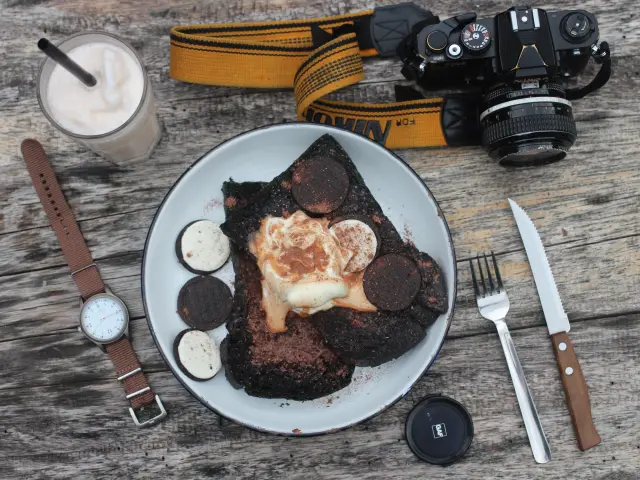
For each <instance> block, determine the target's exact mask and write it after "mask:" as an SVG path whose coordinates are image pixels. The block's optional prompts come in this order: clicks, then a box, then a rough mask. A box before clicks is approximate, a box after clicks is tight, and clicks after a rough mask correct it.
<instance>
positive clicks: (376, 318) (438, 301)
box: [221, 135, 448, 366]
mask: <svg viewBox="0 0 640 480" xmlns="http://www.w3.org/2000/svg"><path fill="white" fill-rule="evenodd" d="M325 158H328V159H331V160H334V161H337V162H339V163H340V164H341V165H342V166H343V167H344V168H345V169H346V171H347V174H348V176H349V191H348V193H347V196H346V199H345V200H344V202H343V203H342V204H341V205H340V207H339V208H337V209H336V210H334V211H332V212H331V213H329V214H326V215H324V217H326V218H328V219H329V220H332V219H334V218H338V217H343V216H346V215H365V216H367V217H369V218H371V219H372V220H373V221H374V222H375V223H376V225H377V226H378V232H379V235H380V240H381V242H380V243H381V245H380V248H379V253H378V255H380V256H381V255H385V254H390V253H396V254H400V255H405V256H407V257H409V258H411V259H412V260H413V261H415V262H416V264H417V265H418V267H419V269H420V273H421V276H422V282H421V287H420V290H419V292H418V295H417V297H416V298H415V299H414V301H413V302H412V304H411V305H410V307H409V308H406V309H405V310H401V311H397V312H387V311H382V310H378V311H377V312H373V313H371V312H358V311H355V310H350V309H345V308H332V309H330V310H326V311H323V312H318V313H316V314H314V315H312V316H311V317H309V318H307V319H306V320H302V321H307V322H313V324H314V326H316V327H317V329H318V330H319V331H320V332H321V334H322V337H323V339H324V341H325V342H326V344H327V345H329V346H330V347H331V348H332V349H333V350H334V351H335V352H337V353H338V354H339V355H340V356H341V358H342V359H343V360H345V361H347V362H348V363H352V364H355V365H360V366H375V365H380V364H381V363H385V362H387V361H389V360H392V359H394V358H397V357H399V356H400V355H402V354H404V353H405V352H407V351H408V350H409V349H411V348H412V347H413V346H415V345H416V344H418V343H419V342H420V341H421V340H422V339H423V338H424V337H425V330H426V328H427V326H428V325H429V324H430V323H432V322H433V321H434V320H435V318H437V316H438V314H440V313H444V312H446V310H447V306H448V301H447V293H446V288H445V285H446V282H445V281H444V277H443V274H442V272H441V271H440V269H439V267H438V266H437V264H436V262H435V261H434V260H433V259H431V257H429V256H428V255H426V254H424V253H422V252H419V251H418V250H417V249H416V248H415V247H414V246H412V245H411V244H408V243H405V242H404V241H403V240H402V238H401V237H400V234H399V233H398V232H397V230H396V229H395V227H394V226H393V224H392V223H391V221H390V220H389V219H388V218H387V217H386V216H385V215H384V213H383V212H382V209H381V207H380V205H379V204H378V202H377V201H376V200H375V198H374V197H373V195H372V194H371V192H370V191H369V189H368V187H367V186H366V185H365V183H364V180H363V178H362V176H361V175H360V173H359V172H358V170H357V169H356V166H355V165H354V164H353V162H352V161H351V159H350V158H349V156H348V155H347V153H346V152H345V151H344V150H343V148H342V147H341V146H340V144H339V143H338V142H337V141H336V140H335V139H334V138H333V137H332V136H330V135H324V136H322V137H320V138H319V139H318V140H317V141H315V142H314V143H313V144H312V145H311V146H310V147H309V148H308V149H307V150H306V151H305V152H304V153H303V154H302V155H301V156H300V157H299V158H298V159H297V160H296V161H295V162H293V164H292V165H291V166H290V167H289V168H287V169H286V170H285V171H284V172H282V173H281V174H280V175H278V176H277V177H275V178H274V179H273V180H272V181H271V182H269V183H268V184H266V185H265V186H264V188H262V189H261V190H260V191H258V192H257V193H256V194H255V195H254V196H253V197H252V198H251V200H250V201H249V202H247V203H246V204H245V205H242V206H240V205H238V202H237V199H236V198H235V197H236V195H234V194H233V192H230V191H227V192H225V195H227V201H228V203H232V204H236V207H235V208H233V209H232V210H229V211H228V215H227V221H226V222H225V223H223V224H222V225H221V228H222V231H223V232H224V233H225V234H226V235H227V236H228V237H229V238H230V239H231V240H232V242H233V243H235V244H236V246H238V247H240V249H241V250H244V251H247V248H248V247H247V244H248V241H249V239H250V236H251V235H252V233H254V232H255V231H257V230H258V229H259V227H260V222H261V221H262V219H263V218H264V217H266V216H268V215H272V216H287V215H290V214H292V213H294V212H295V211H297V210H300V209H301V207H300V206H299V205H298V204H297V203H296V201H295V199H294V197H293V195H292V192H291V186H292V179H293V172H294V170H295V169H296V167H297V166H298V165H300V164H301V162H306V161H308V159H325ZM389 188H394V186H393V185H390V186H389ZM245 198H246V197H245ZM250 258H251V259H253V257H250ZM234 265H235V264H234ZM253 266H254V268H255V270H254V271H255V272H256V273H255V276H256V277H257V278H259V277H260V273H259V271H258V269H257V267H256V266H255V262H253ZM245 268H247V270H248V267H245ZM237 271H238V270H237V268H236V272H237ZM258 283H259V282H258ZM255 294H256V295H260V291H258V290H257V289H256V293H255Z"/></svg>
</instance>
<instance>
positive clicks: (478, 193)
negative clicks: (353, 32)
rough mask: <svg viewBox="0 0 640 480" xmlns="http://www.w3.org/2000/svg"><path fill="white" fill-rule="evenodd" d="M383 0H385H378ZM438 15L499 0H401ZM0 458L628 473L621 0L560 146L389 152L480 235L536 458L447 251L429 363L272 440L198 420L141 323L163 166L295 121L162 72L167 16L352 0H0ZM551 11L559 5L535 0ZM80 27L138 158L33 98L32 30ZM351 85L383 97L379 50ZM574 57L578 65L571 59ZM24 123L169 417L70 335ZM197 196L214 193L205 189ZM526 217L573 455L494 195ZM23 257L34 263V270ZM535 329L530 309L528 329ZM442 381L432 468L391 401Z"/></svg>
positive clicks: (87, 466)
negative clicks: (574, 123)
mask: <svg viewBox="0 0 640 480" xmlns="http://www.w3.org/2000/svg"><path fill="white" fill-rule="evenodd" d="M380 3H387V2H384V1H383V2H380ZM419 3H421V4H422V5H424V6H427V7H430V8H432V9H433V10H434V11H437V13H440V14H441V16H443V17H444V16H446V12H445V10H446V11H448V12H451V13H454V12H455V13H458V12H461V11H468V10H472V9H475V10H477V11H478V12H481V14H482V15H484V14H487V15H488V14H492V13H496V12H498V11H501V10H504V9H505V8H508V7H510V6H511V5H512V2H510V1H507V0H497V1H492V2H471V1H470V0H453V1H451V2H448V3H447V5H441V4H438V3H434V2H432V1H428V2H427V1H420V2H419ZM0 5H2V15H0V43H1V44H2V45H3V47H4V48H3V53H2V56H1V57H0V66H1V67H2V68H1V69H0V108H1V109H2V112H3V115H2V118H0V178H2V182H1V183H2V186H0V291H2V294H0V363H1V364H2V365H3V368H2V369H0V372H1V373H0V435H2V437H0V438H2V441H0V454H1V455H2V457H3V462H0V477H2V478H70V477H74V478H76V477H89V478H112V477H113V476H116V475H120V476H122V477H123V478H148V477H150V476H158V475H164V476H169V477H186V478H190V477H204V476H208V477H209V476H210V477H223V478H250V477H253V478H309V477H311V478H332V479H333V478H336V479H347V478H349V479H350V478H367V479H370V478H371V479H372V478H385V479H392V478H409V477H411V478H413V477H423V476H425V475H428V476H430V477H435V478H492V477H503V478H527V479H529V478H545V479H546V478H563V479H564V478H577V477H587V478H590V477H597V478H605V477H607V478H624V479H632V478H633V479H635V478H637V476H638V472H639V471H640V463H639V460H638V459H639V458H640V454H639V449H640V445H638V444H637V443H638V439H637V435H635V432H636V431H637V426H638V425H639V424H640V417H639V416H638V415H639V414H640V413H639V411H638V408H637V407H638V404H637V402H638V393H637V392H638V389H639V387H640V385H639V384H638V379H639V378H640V376H639V375H640V371H639V370H638V360H639V359H640V352H639V350H638V348H639V347H638V345H639V344H640V342H639V340H640V330H639V328H640V327H639V325H640V323H639V322H638V320H640V318H639V317H638V315H637V313H636V314H629V315H626V316H623V317H614V318H607V319H597V317H599V316H601V315H615V314H616V313H620V312H634V311H635V312H637V311H639V310H640V305H639V303H638V302H639V301H638V300H637V299H636V298H635V297H637V294H636V292H637V278H639V275H640V271H639V270H638V269H639V268H640V259H639V257H638V255H639V251H640V248H639V247H640V245H639V243H638V242H639V238H640V237H639V234H640V213H639V209H640V202H639V196H638V192H640V173H639V171H638V168H637V159H638V157H639V155H640V151H639V147H638V143H637V131H638V128H639V127H640V116H638V114H637V101H635V95H634V92H635V91H637V90H638V88H640V76H639V75H638V73H637V72H638V71H639V70H640V60H639V59H638V57H637V51H638V47H639V46H640V29H638V28H637V27H638V25H639V24H640V23H639V20H638V16H637V12H635V6H634V4H633V2H630V1H628V0H615V1H612V2H602V1H601V0H590V1H588V2H586V3H582V4H580V7H583V8H586V9H588V10H590V11H592V12H593V13H595V14H596V15H597V17H598V19H599V21H600V27H601V37H602V38H603V39H606V40H609V41H610V43H611V44H612V45H613V48H614V55H615V57H614V61H615V66H616V68H615V75H614V78H613V79H612V81H611V84H610V85H609V86H608V87H607V88H605V89H603V90H602V91H601V92H600V93H598V94H597V95H595V96H592V97H589V98H588V99H587V100H584V101H581V102H577V103H576V108H575V112H576V117H577V119H578V128H579V131H580V138H579V141H578V143H577V145H576V146H575V147H574V149H573V150H572V155H571V159H570V160H567V161H565V162H562V163H560V164H558V165H554V166H549V167H545V168H541V169H528V170H520V171H514V170H504V169H500V168H498V167H496V166H495V165H493V164H491V162H489V161H488V159H486V157H485V155H484V153H483V152H482V151H481V150H480V149H475V148H468V149H456V150H452V149H448V150H444V149H443V150H430V151H425V150H416V151H402V152H400V154H401V155H402V156H403V157H404V158H405V159H407V160H408V161H409V163H410V164H411V165H412V166H413V167H414V168H415V169H416V170H417V171H418V172H419V173H420V174H421V176H422V177H423V178H425V179H426V180H427V181H428V183H429V186H430V188H431V190H432V191H433V192H434V194H435V195H436V197H437V198H438V199H439V201H440V203H441V206H442V208H443V210H444V212H445V214H446V216H447V218H448V220H449V223H450V226H451V228H452V230H453V234H454V239H455V244H456V250H457V253H458V255H459V258H460V259H464V258H465V257H467V256H469V255H471V254H474V253H476V252H477V251H479V250H488V249H494V250H496V251H497V252H501V253H502V254H501V255H500V256H499V260H500V262H501V264H502V266H503V270H504V271H505V272H506V279H505V282H506V283H507V287H508V288H509V294H510V297H511V299H512V305H513V306H512V312H511V315H510V319H509V324H510V325H511V326H512V327H515V328H520V330H515V331H514V332H513V336H514V339H515V342H516V346H517V348H518V351H519V354H520V357H521V359H522V362H523V364H524V368H525V371H526V374H527V378H528V380H529V383H530V384H531V388H532V390H533V393H534V396H535V398H536V402H537V405H538V408H539V410H540V413H541V416H542V421H543V424H544V427H545V430H546V431H547V434H548V436H549V439H550V442H551V446H552V449H553V456H554V460H553V461H552V462H551V463H550V464H548V465H545V466H536V465H535V464H534V463H533V460H532V458H531V455H530V451H529V447H528V443H527V440H526V436H525V433H524V429H523V426H522V422H521V418H520V416H519V413H518V409H517V405H516V402H515V396H514V395H513V389H512V387H511V384H510V382H509V380H508V374H507V371H506V366H505V365H504V360H503V358H502V352H501V351H500V347H499V342H498V339H497V337H496V335H495V333H494V332H493V331H492V329H493V327H492V326H491V325H490V324H489V323H488V322H486V321H485V320H482V319H481V318H479V316H478V315H477V313H476V309H475V305H474V303H473V298H472V295H471V292H470V288H469V278H468V269H467V266H466V264H464V262H461V263H460V265H459V267H460V276H459V280H460V292H459V302H458V308H457V311H456V319H455V321H454V325H453V327H452V329H451V332H450V339H449V340H448V341H447V342H446V343H445V346H444V348H443V351H442V353H441V355H440V356H439V359H438V361H437V362H436V364H435V366H434V368H433V369H431V370H430V371H429V372H428V374H427V375H426V376H425V377H424V378H423V379H422V380H421V381H420V382H419V384H418V385H417V387H416V388H415V389H414V390H413V391H412V392H411V394H410V395H409V396H407V397H406V398H405V399H404V400H402V401H401V402H399V403H398V404H397V405H396V406H395V407H393V408H392V409H391V410H390V411H388V412H387V413H385V414H383V415H381V416H379V417H377V418H376V419H374V420H372V421H370V422H368V423H367V424H366V425H363V426H359V427H356V428H354V429H351V430H348V431H346V432H342V433H339V434H335V435H329V436H324V437H319V438H314V439H283V438H278V437H270V436H266V435H262V434H257V433H255V432H251V431H249V430H246V429H244V428H242V427H239V426H237V425H235V424H232V423H230V422H227V421H224V422H222V424H221V425H220V424H219V423H218V417H217V416H216V415H214V414H212V413H209V412H208V411H207V410H206V409H205V408H204V407H203V406H202V405H200V404H199V403H198V402H197V401H196V400H195V399H193V398H192V397H191V396H189V394H188V393H187V392H186V391H185V390H184V389H183V388H182V387H181V386H180V385H179V383H178V382H177V381H176V380H175V379H174V378H173V376H172V375H171V374H170V373H168V372H166V367H165V366H164V363H163V362H162V359H161V358H160V356H159V353H158V352H157V350H156V348H155V346H154V345H153V342H152V340H151V337H150V335H149V331H148V328H147V326H146V321H145V319H144V318H140V317H141V316H142V315H143V312H142V306H141V299H140V294H139V282H140V276H139V264H140V260H141V249H142V245H143V243H144V237H145V235H146V230H147V228H148V226H149V224H150V221H151V219H152V216H153V212H154V211H155V209H156V208H157V206H158V205H159V203H160V201H161V199H162V197H163V196H164V193H165V192H166V191H167V190H168V188H169V186H170V185H171V184H172V183H173V179H175V178H177V176H178V175H179V174H180V173H182V171H184V169H185V168H186V167H187V166H188V165H189V164H190V163H191V162H192V161H193V160H194V159H196V158H198V157H199V156H200V155H202V154H203V153H204V152H206V151H207V150H208V149H209V148H211V147H212V146H214V145H216V144H217V143H219V142H220V141H222V140H224V139H226V138H230V137H232V136H234V135H236V134H238V133H240V132H242V131H244V130H246V129H249V128H253V127H256V126H260V125H264V124H268V123H278V122H281V121H282V120H288V121H291V120H294V119H295V114H294V110H293V98H292V95H291V93H290V92H283V91H279V92H259V91H250V90H246V89H230V88H225V87H217V88H214V87H206V86H201V85H191V84H185V83H180V82H175V81H173V80H171V79H170V78H169V77H168V63H167V55H168V31H169V28H170V27H171V26H173V25H176V24H182V23H195V22H212V21H230V20H233V21H240V20H268V19H279V18H303V17H313V16H321V15H326V14H339V13H344V12H350V11H358V10H363V9H365V8H371V7H373V6H374V2H373V1H371V0H347V1H344V2H318V1H314V2H306V1H304V0H281V1H278V2H270V1H267V0H253V1H251V2H247V1H244V0H225V1H224V2H211V1H205V2H197V3H196V2H186V1H183V0H180V1H177V0H159V1H153V2H152V1H150V0H136V1H133V0H123V1H117V2H116V1H115V0H106V1H104V2H87V1H86V0H70V1H65V2H60V1H57V0H50V1H47V0H45V1H33V0H0ZM552 6H553V7H554V8H571V7H575V6H577V5H576V4H575V2H572V1H569V0H561V1H554V2H552ZM87 29H101V30H107V31H111V32H114V33H117V34H119V35H122V36H123V37H125V38H127V39H128V40H130V41H131V42H132V43H133V45H134V46H135V47H136V48H137V49H138V50H139V51H140V53H141V54H142V56H143V58H144V61H145V64H146V65H147V67H148V70H149V73H150V75H151V78H152V81H153V83H154V87H155V91H156V97H157V104H158V107H159V111H160V116H161V118H162V120H163V122H164V125H165V129H166V132H165V136H164V138H163V141H162V143H161V145H160V146H159V148H158V150H157V151H156V152H155V154H154V156H153V158H152V160H151V161H150V162H148V163H146V164H144V165H136V166H135V167H134V168H132V169H129V170H124V169H118V168H116V167H114V166H113V165H110V164H108V163H106V162H104V161H102V160H100V159H98V158H97V157H95V156H94V155H92V154H91V153H89V152H86V151H85V150H84V149H83V148H81V147H79V146H77V145H75V144H73V143H71V142H69V141H68V140H66V139H64V138H63V137H62V136H61V135H59V134H58V133H57V132H55V130H54V129H53V128H52V127H51V126H50V125H48V124H47V122H46V120H45V119H44V118H43V116H42V115H41V114H40V113H39V112H38V108H37V104H36V101H35V93H34V92H35V79H36V73H37V68H38V64H39V62H40V60H41V56H40V53H39V52H38V51H37V49H36V48H35V39H37V38H38V37H39V36H42V35H47V36H49V37H50V38H51V39H52V40H54V41H58V40H60V39H62V38H63V37H65V36H67V35H70V34H73V33H76V32H79V31H84V30H87ZM366 72H367V81H366V82H365V84H363V85H360V86H358V87H355V88H352V89H349V90H347V91H345V92H341V93H340V97H341V98H346V99H361V100H368V101H374V100H379V99H386V100H389V99H391V98H392V92H393V83H394V82H396V81H397V80H399V79H400V74H399V63H398V62H397V61H388V60H377V61H373V62H368V63H367V64H366ZM588 73H593V69H590V71H589V72H588ZM26 136H35V137H36V138H38V139H40V140H41V141H42V142H43V143H44V144H45V148H46V149H47V151H49V152H50V154H51V156H52V158H53V160H54V164H55V168H56V170H57V171H58V172H59V175H60V178H61V180H62V184H63V189H64V191H65V193H66V194H67V196H68V197H69V199H70V203H71V205H72V208H73V209H74V211H75V212H76V214H77V215H78V218H80V219H81V220H82V222H81V228H82V229H83V231H85V233H86V235H87V237H88V239H89V244H90V247H91V249H92V251H93V253H94V256H95V257H96V258H98V259H99V262H98V263H99V264H100V267H101V269H102V272H103V274H104V276H105V278H106V279H107V282H108V283H109V284H110V285H111V287H113V289H114V290H115V291H116V293H118V294H119V295H121V296H122V297H123V298H124V299H125V301H126V302H127V304H128V305H129V306H130V307H131V310H132V313H133V315H134V316H135V317H137V318H136V320H134V321H133V322H132V330H133V336H134V345H135V347H136V350H137V351H138V353H139V355H140V357H141V359H142V361H143V363H144V365H145V367H146V368H147V370H148V371H151V372H157V373H152V374H151V375H150V378H151V382H152V384H153V385H154V387H156V389H157V390H158V391H159V392H160V393H161V394H162V395H163V398H164V399H165V402H166V403H167V406H168V408H169V410H170V415H171V417H170V419H169V420H168V422H166V423H165V424H163V425H160V426H158V427H156V428H155V429H153V430H149V431H145V432H142V433H141V432H140V431H138V430H135V429H134V428H133V427H132V426H131V424H130V420H129V418H128V415H127V413H126V408H125V407H126V402H125V401H124V399H123V398H122V392H121V390H120V389H119V387H118V386H117V384H116V382H115V380H114V379H113V372H112V368H111V366H110V364H109V361H108V359H107V358H106V357H105V356H104V355H102V353H101V352H100V351H99V350H98V349H96V348H94V347H92V346H91V345H90V344H89V343H86V342H85V340H83V339H82V337H80V335H79V334H77V333H76V332H75V331H74V330H73V328H75V326H76V322H77V307H76V305H77V293H76V291H75V286H74V285H73V284H72V282H71V281H70V279H69V277H68V271H67V269H66V267H64V266H63V263H64V262H63V259H62V257H61V255H60V252H59V249H58V247H57V244H56V242H55V237H54V236H53V233H52V232H51V231H50V229H49V228H48V226H47V222H46V218H45V216H44V214H43V212H42V210H41V207H40V206H39V204H38V201H37V197H36V195H35V192H34V191H33V189H32V187H31V185H30V181H29V179H28V176H27V175H26V171H25V169H24V166H23V164H22V159H21V158H20V157H19V155H18V151H17V149H18V145H19V142H20V141H21V140H22V139H23V138H25V137H26ZM214 195H215V193H214V194H212V196H214ZM509 196H512V197H513V198H515V199H516V200H517V201H518V202H519V203H520V204H521V205H523V206H524V207H525V208H526V209H527V210H528V212H529V213H530V214H531V215H532V217H533V218H534V220H535V221H536V224H537V226H538V228H539V230H540V232H541V234H542V237H543V240H544V242H545V244H546V245H548V246H549V247H548V253H549V257H550V261H551V264H552V266H553V268H554V272H555V275H556V277H557V280H558V284H559V289H560V292H561V294H562V296H563V300H564V303H565V307H566V308H567V310H568V312H569V315H570V318H571V320H572V321H573V330H572V338H573V339H574V342H575V343H576V349H577V352H578V355H579V356H580V359H581V363H582V367H583V369H584V371H585V374H586V376H587V381H588V383H589V387H590V391H591V395H592V403H593V407H594V417H595V422H596V425H597V426H598V429H599V431H600V433H601V436H602V438H603V444H602V445H600V446H598V447H596V448H595V449H592V450H590V451H588V452H586V453H579V452H578V450H577V447H576V444H575V439H574V436H573V432H572V429H571V424H570V420H569V415H568V412H567V409H566V405H565V403H564V398H563V394H562V388H561V386H560V382H559V379H558V377H557V371H556V366H555V363H554V359H553V354H552V351H551V348H550V345H549V340H548V338H547V335H546V330H545V329H544V327H542V326H540V325H542V324H543V319H542V317H541V312H540V307H539V304H538V299H537V295H536V293H535V288H534V286H533V282H532V279H531V276H530V272H529V268H528V264H527V262H526V257H525V255H524V253H523V252H522V249H521V243H520V239H519V237H518V234H517V231H516V229H515V226H514V224H513V220H512V218H511V215H510V213H509V210H508V207H507V204H506V198H507V197H509ZM35 269H43V270H40V271H34V270H35ZM532 326H533V328H531V327H532ZM435 391H442V392H443V393H446V394H450V395H452V396H454V397H456V398H458V399H459V400H461V401H462V402H463V403H464V404H465V405H466V406H467V407H468V408H469V409H470V411H471V413H472V415H473V416H474V420H475V426H476V439H475V441H474V445H473V447H472V449H471V451H470V452H469V455H468V456H467V457H465V459H464V460H463V461H462V462H460V463H458V464H456V465H455V466H453V467H450V468H447V469H440V468H434V467H429V466H427V465H425V464H422V463H420V462H418V461H417V460H416V459H415V458H414V457H413V456H412V455H411V453H410V452H409V450H408V448H407V447H406V445H405V443H404V441H403V440H402V424H403V421H404V419H405V418H406V414H407V412H408V411H409V409H410V407H411V406H412V405H413V404H414V403H415V402H416V401H418V399H419V398H421V397H422V396H424V395H426V394H427V393H433V392H435Z"/></svg>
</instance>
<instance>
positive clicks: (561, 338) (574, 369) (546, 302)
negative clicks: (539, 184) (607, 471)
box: [509, 199, 600, 451]
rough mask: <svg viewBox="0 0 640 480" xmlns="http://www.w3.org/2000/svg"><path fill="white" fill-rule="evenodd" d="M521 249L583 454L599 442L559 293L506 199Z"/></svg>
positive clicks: (529, 226) (525, 221)
mask: <svg viewBox="0 0 640 480" xmlns="http://www.w3.org/2000/svg"><path fill="white" fill-rule="evenodd" d="M509 204H510V205H511V210H512V211H513V216H514V217H515V219H516V224H517V225H518V230H519V231H520V236H521V237H522V243H524V249H525V251H526V252H527V257H528V258H529V264H530V265H531V271H532V272H533V278H534V280H535V282H536V288H537V289H538V296H539V297H540V303H541V304H542V310H543V311H544V318H545V319H546V321H547V328H548V329H549V335H551V342H552V344H553V351H554V353H555V356H556V361H557V363H558V368H559V369H560V378H561V379H562V386H563V387H564V392H565V397H566V401H567V405H568V407H569V413H570V414H571V421H572V423H573V427H574V429H575V432H576V438H577V439H578V447H579V448H580V450H582V451H585V450H587V449H588V448H591V447H594V446H596V445H598V444H599V443H600V435H598V432H597V430H596V427H595V425H594V424H593V419H592V416H591V403H590V401H589V391H588V389H587V382H586V380H585V378H584V375H583V374H582V369H581V368H580V364H579V363H578V357H577V356H576V352H575V350H574V349H573V344H572V343H571V340H570V339H569V335H568V332H569V329H570V325H569V319H568V318H567V314H566V313H565V311H564V307H563V306H562V300H560V294H559V293H558V288H557V287H556V282H555V280H554V279H553V274H552V273H551V268H550V267H549V261H548V260H547V255H546V253H545V251H544V246H543V245H542V241H541V240H540V236H539V235H538V231H537V230H536V227H535V225H534V224H533V222H532V221H531V219H530V218H529V216H528V215H527V214H526V213H525V211H524V210H522V208H520V206H519V205H518V204H517V203H516V202H514V201H513V200H511V199H509Z"/></svg>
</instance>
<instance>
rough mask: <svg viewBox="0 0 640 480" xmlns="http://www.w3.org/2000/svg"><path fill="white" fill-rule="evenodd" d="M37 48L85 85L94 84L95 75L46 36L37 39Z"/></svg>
mask: <svg viewBox="0 0 640 480" xmlns="http://www.w3.org/2000/svg"><path fill="white" fill-rule="evenodd" d="M38 48H39V49H40V50H42V51H43V52H44V53H45V55H46V56H47V57H49V58H50V59H51V60H53V61H54V62H56V63H57V64H58V65H60V66H61V67H62V68H64V69H65V70H66V71H67V72H69V73H70V74H72V75H73V76H74V77H76V78H77V79H78V80H80V81H81V82H82V83H84V84H85V85H86V86H87V87H93V86H95V84H96V77H94V76H93V75H91V74H90V73H89V72H87V71H86V70H85V69H84V68H82V67H81V66H80V65H78V64H77V63H76V62H74V61H73V60H71V59H70V58H69V57H68V56H67V54H66V53H64V52H63V51H62V50H60V49H59V48H58V47H56V46H55V45H54V44H53V43H51V42H49V40H47V39H46V38H41V39H40V40H38Z"/></svg>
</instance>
